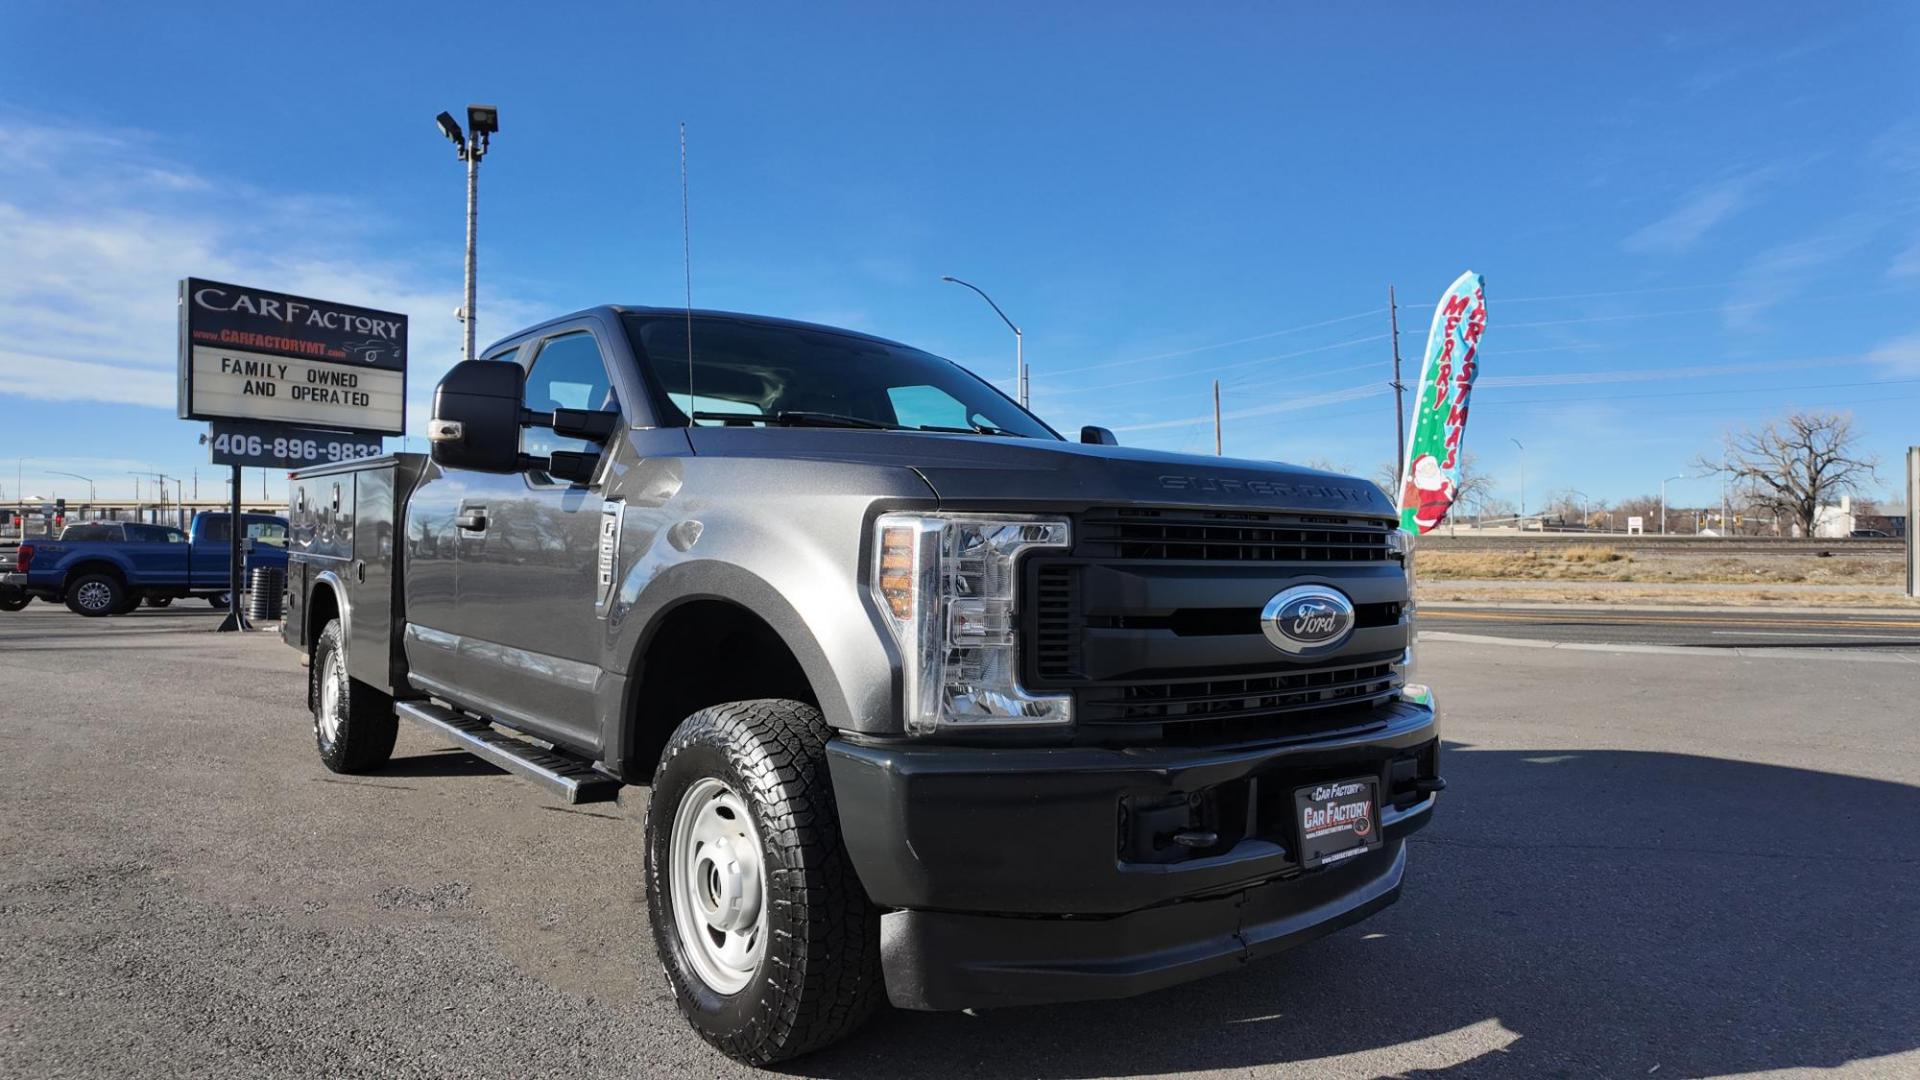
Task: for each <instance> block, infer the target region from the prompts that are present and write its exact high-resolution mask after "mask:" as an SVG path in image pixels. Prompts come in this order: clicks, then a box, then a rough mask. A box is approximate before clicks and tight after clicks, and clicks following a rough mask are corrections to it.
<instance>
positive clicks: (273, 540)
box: [246, 518, 287, 547]
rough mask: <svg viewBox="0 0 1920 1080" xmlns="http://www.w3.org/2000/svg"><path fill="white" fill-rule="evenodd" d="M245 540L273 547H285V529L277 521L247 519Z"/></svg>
mask: <svg viewBox="0 0 1920 1080" xmlns="http://www.w3.org/2000/svg"><path fill="white" fill-rule="evenodd" d="M246 521H247V539H248V540H249V541H253V542H257V543H261V544H270V545H272V546H274V547H286V546H287V527H286V526H285V525H282V524H281V523H280V522H278V521H273V520H267V519H258V518H248V519H246Z"/></svg>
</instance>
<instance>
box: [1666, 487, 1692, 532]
mask: <svg viewBox="0 0 1920 1080" xmlns="http://www.w3.org/2000/svg"><path fill="white" fill-rule="evenodd" d="M1691 479H1693V477H1691V476H1688V475H1687V474H1686V473H1681V474H1680V475H1679V476H1669V477H1667V480H1691ZM1667 480H1662V481H1660V535H1661V536H1665V535H1667Z"/></svg>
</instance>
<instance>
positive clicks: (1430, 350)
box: [1400, 270, 1487, 535]
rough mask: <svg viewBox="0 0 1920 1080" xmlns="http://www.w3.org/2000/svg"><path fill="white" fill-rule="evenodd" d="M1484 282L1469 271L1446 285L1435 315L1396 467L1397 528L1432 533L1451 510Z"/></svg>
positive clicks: (1481, 327) (1482, 318)
mask: <svg viewBox="0 0 1920 1080" xmlns="http://www.w3.org/2000/svg"><path fill="white" fill-rule="evenodd" d="M1486 289H1487V279H1486V278H1484V277H1481V276H1480V275H1479V274H1476V273H1474V272H1473V271H1471V270H1469V271H1467V272H1466V273H1464V274H1461V275H1460V277H1459V278H1458V279H1457V280H1455V281H1454V283H1453V284H1452V285H1450V286H1448V288H1447V291H1446V293H1445V295H1443V296H1441V298H1440V306H1439V307H1437V308H1435V309H1434V312H1433V329H1432V330H1430V331H1428V333H1427V356H1426V360H1425V361H1424V362H1423V363H1422V364H1421V365H1420V382H1419V384H1418V391H1417V393H1416V394H1415V395H1414V399H1413V400H1414V408H1413V423H1412V424H1411V425H1410V428H1409V430H1408V432H1407V460H1405V461H1403V462H1401V463H1400V527H1401V528H1402V529H1404V530H1406V531H1407V532H1410V533H1414V534H1416V535H1418V534H1420V533H1427V532H1432V531H1433V530H1434V529H1435V528H1436V527H1438V526H1439V524H1440V523H1441V522H1442V521H1445V520H1446V518H1447V513H1448V512H1449V511H1450V510H1452V509H1453V500H1454V494H1455V492H1456V490H1457V489H1458V486H1459V483H1460V460H1461V455H1462V453H1463V452H1464V449H1463V448H1464V441H1465V436H1466V431H1467V398H1468V397H1469V396H1470V395H1471V394H1472V393H1473V380H1474V377H1475V376H1477V375H1478V374H1479V373H1480V336H1481V335H1482V334H1483V333H1485V332H1486V329H1487V296H1486Z"/></svg>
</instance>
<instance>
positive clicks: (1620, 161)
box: [0, 3, 1920, 506]
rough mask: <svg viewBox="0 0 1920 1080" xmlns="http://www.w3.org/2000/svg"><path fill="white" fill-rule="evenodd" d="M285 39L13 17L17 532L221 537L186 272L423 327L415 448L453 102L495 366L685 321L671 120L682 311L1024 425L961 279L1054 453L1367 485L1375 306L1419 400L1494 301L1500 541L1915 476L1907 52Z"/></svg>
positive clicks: (355, 34) (1891, 30)
mask: <svg viewBox="0 0 1920 1080" xmlns="http://www.w3.org/2000/svg"><path fill="white" fill-rule="evenodd" d="M270 7H271V5H267V6H263V5H234V6H228V7H221V6H219V5H191V6H189V8H176V7H168V6H166V5H159V6H155V5H90V4H44V3H33V4H19V3H4V4H0V23H4V25H5V26H6V28H7V29H6V32H5V34H4V35H3V36H0V328H3V332H0V490H4V492H5V497H6V498H7V499H9V500H11V499H12V498H13V497H15V495H16V494H17V491H16V487H17V486H18V485H17V482H16V470H18V471H19V472H20V473H22V474H24V484H25V487H26V488H27V489H28V491H29V493H32V494H45V495H54V494H59V495H65V496H68V497H74V496H77V495H79V494H82V493H83V489H84V485H82V484H80V483H79V482H77V481H73V480H69V479H64V478H61V477H57V476H53V475H50V474H49V472H48V470H64V471H70V472H77V473H82V474H87V475H91V476H94V477H95V479H96V480H97V481H98V482H99V487H100V490H101V492H102V494H103V495H104V494H108V493H114V494H124V493H130V491H131V487H132V483H133V477H131V476H129V475H127V473H128V471H129V470H144V469H157V470H160V471H163V472H167V473H171V474H175V475H189V474H190V473H191V471H192V470H193V469H195V468H196V467H198V469H199V471H200V473H201V481H202V485H203V486H202V491H203V493H206V494H213V493H217V492H218V490H219V487H218V485H217V483H216V482H215V481H214V480H213V478H214V477H215V476H216V475H217V472H216V470H214V469H213V468H212V467H211V466H209V465H207V464H206V458H205V451H204V448H202V447H200V446H199V445H197V437H198V435H199V432H200V430H201V426H200V425H196V424H189V423H186V422H183V421H179V420H176V419H174V417H173V390H172V380H173V368H174V365H175V349H176V343H175V330H174V307H173V293H174V283H175V282H176V280H177V279H179V278H180V277H183V276H186V275H189V274H193V275H200V276H207V277H214V278H222V279H226V280H236V281H241V282H244V283H249V284H256V285H260V286H262V287H266V288H273V289H280V290H284V291H289V292H297V293H305V294H309V295H318V296H323V297H328V298H332V299H337V300H342V301H347V302H353V303H360V304H364V305H368V306H373V307H378V308H384V309H389V310H399V311H405V312H408V313H409V314H410V315H412V317H413V350H412V351H413V355H414V357H415V359H414V364H415V369H414V373H413V384H414V396H413V401H412V406H411V408H410V413H409V421H410V424H411V425H412V426H413V427H414V429H415V430H416V431H418V430H419V428H420V427H421V426H422V425H423V424H424V421H425V418H426V410H425V403H426V400H427V398H428V395H429V394H430V392H431V387H432V383H433V381H434V379H435V378H436V377H437V375H438V373H439V372H440V371H442V370H444V368H445V366H446V365H447V364H448V363H450V362H451V361H452V360H453V359H455V358H456V353H457V350H458V345H459V327H458V324H457V323H456V322H455V321H454V320H453V318H452V317H451V312H452V309H453V308H454V306H455V305H456V304H457V303H458V299H459V289H460V243H461V228H462V204H461V198H462V173H461V166H460V165H459V163H458V162H457V161H455V159H454V155H453V152H452V149H451V148H450V147H449V146H448V145H447V144H446V143H445V142H444V141H442V140H441V139H440V138H439V136H438V135H437V134H435V132H434V130H433V126H432V117H433V115H434V114H435V113H436V112H438V111H439V110H441V109H443V108H444V109H452V110H454V111H455V112H456V113H458V112H460V110H461V107H462V106H463V105H464V104H465V103H467V102H469V101H485V102H491V103H495V104H497V105H499V107H500V109H501V122H502V128H503V130H502V132H501V134H500V135H499V136H498V137H497V139H496V141H495V143H494V149H493V153H492V155H491V156H489V157H488V159H487V161H486V164H485V166H484V169H483V174H482V191H481V204H482V227H481V243H482V253H481V257H480V270H481V278H480V301H479V308H480V336H481V338H482V340H483V341H485V340H491V339H492V338H494V337H497V336H500V335H503V334H505V333H507V332H509V331H510V330H512V329H514V328H516V327H517V326H519V325H522V324H524V323H525V322H528V321H531V320H533V319H535V318H538V317H542V316H545V315H549V314H555V313H559V312H563V311H566V310H571V309H574V308H578V307H582V306H586V305H588V304H593V303H601V302H610V301H611V302H635V303H661V304H676V303H679V302H680V301H681V299H682V290H683V287H684V286H683V280H682V266H681V261H680V250H681V249H680V243H681V237H680V218H679V213H680V203H679V195H680V190H679V177H678V172H677V169H678V156H677V155H678V147H677V127H676V125H677V124H678V122H680V121H682V120H684V121H686V122H687V124H688V127H689V132H690V136H689V137H690V143H691V161H692V164H691V176H692V184H691V187H692V233H693V277H694V282H693V289H694V300H695V303H696V304H698V305H700V306H703V307H718V308H728V309H734V310H743V311H754V312H763V313H769V314H778V315H786V316H792V317H798V318H807V319H815V320H818V321H823V322H828V323H836V324H840V325H846V326H851V327H856V328H859V329H864V330H869V331H873V332H876V333H880V334H884V335H886V336H889V337H894V338H898V339H901V340H905V341H908V342H911V343H913V344H916V345H920V346H922V347H925V348H928V349H931V350H932V351H935V352H938V353H941V354H943V355H946V356H949V357H952V358H953V359H955V360H958V361H960V362H962V363H964V364H967V365H968V366H970V367H972V368H974V369H975V370H977V371H979V372H981V373H982V374H984V375H986V376H988V377H990V378H994V379H996V380H1000V381H1002V382H1003V383H1004V382H1008V381H1010V376H1011V370H1012V343H1011V340H1010V335H1008V334H1007V333H1006V332H1005V329H1004V328H1003V327H1002V326H1001V325H1000V324H999V322H998V321H997V320H996V319H994V317H993V315H992V312H991V311H989V310H987V308H986V307H985V305H983V304H981V303H980V302H979V300H978V299H977V298H976V297H974V296H972V295H971V294H969V293H967V292H965V291H964V290H961V289H958V288H955V287H953V286H950V285H942V284H940V282H939V278H940V276H941V275H942V274H954V275H957V276H960V277H964V278H968V279H970V280H972V281H975V282H976V283H978V284H980V285H981V286H983V287H985V288H986V289H988V290H989V291H990V292H991V293H992V294H993V295H994V296H995V298H996V299H997V300H999V302H1000V304H1001V305H1002V306H1003V307H1005V308H1006V309H1007V310H1008V312H1009V313H1010V314H1011V315H1012V316H1013V317H1014V318H1015V319H1016V320H1018V321H1020V322H1021V323H1022V324H1023V325H1024V327H1025V328H1026V331H1027V357H1028V360H1029V363H1030V366H1031V369H1032V385H1033V400H1034V407H1035V409H1036V411H1038V412H1039V413H1041V415H1043V416H1044V417H1046V418H1047V419H1049V420H1050V421H1052V422H1054V423H1055V425H1056V426H1059V427H1062V428H1063V429H1066V428H1075V427H1077V426H1078V425H1079V424H1081V423H1104V424H1107V425H1109V426H1112V427H1114V428H1116V429H1119V430H1120V432H1121V439H1122V441H1123V442H1126V443H1128V444H1132V445H1146V446H1155V447H1162V448H1166V449H1173V450H1183V449H1184V450H1192V451H1202V450H1210V449H1211V446H1212V429H1211V423H1210V420H1208V419H1207V417H1208V414H1209V412H1210V409H1211V399H1210V387H1211V380H1212V379H1214V378H1219V379H1220V380H1221V381H1222V383H1223V386H1224V388H1225V389H1224V397H1225V402H1226V404H1225V412H1226V414H1227V420H1226V450H1227V452H1228V453H1229V454H1230V455H1237V456H1245V457H1259V458H1278V459H1284V460H1292V461H1316V462H1324V463H1331V464H1334V465H1337V466H1341V467H1345V468H1348V469H1351V470H1353V471H1356V472H1360V473H1363V474H1372V473H1373V472H1375V471H1376V469H1377V468H1378V467H1379V466H1380V465H1381V464H1382V463H1383V462H1385V461H1386V460H1387V459H1389V458H1390V457H1391V455H1392V444H1393V436H1394V425H1393V420H1392V413H1393V403H1392V398H1391V397H1390V396H1389V395H1388V394H1387V393H1386V391H1385V389H1384V386H1383V384H1384V382H1385V379H1386V377H1387V370H1388V364H1389V360H1388V356H1389V354H1388V351H1387V341H1386V333H1387V316H1386V311H1385V306H1386V305H1385V301H1386V293H1387V287H1388V285H1389V284H1392V285H1394V286H1396V287H1397V288H1398V290H1399V295H1400V298H1401V300H1402V303H1403V310H1402V312H1401V329H1402V333H1403V338H1402V351H1403V353H1404V354H1405V355H1406V356H1408V357H1409V358H1410V360H1409V364H1408V369H1409V378H1411V373H1412V372H1413V371H1414V370H1416V369H1417V363H1418V361H1417V358H1418V356H1419V354H1420V351H1421V348H1422V346H1423V344H1424V337H1425V334H1426V330H1427V321H1428V319H1429V317H1430V314H1431V310H1432V305H1433V303H1434V301H1435V300H1437V298H1438V296H1439V294H1440V292H1441V290H1442V289H1443V288H1444V287H1445V286H1446V285H1447V284H1448V282H1450V281H1451V280H1452V279H1453V278H1454V277H1455V276H1456V275H1457V274H1458V273H1460V271H1462V270H1464V269H1467V268H1472V269H1474V270H1477V271H1480V272H1481V273H1484V274H1485V275H1486V276H1487V279H1488V307H1489V326H1488V330H1487V335H1486V339H1485V344H1484V349H1483V353H1482V365H1483V366H1482V378H1481V383H1480V389H1479V390H1478V391H1477V392H1476V395H1475V409H1474V413H1473V419H1472V422H1471V424H1470V426H1469V429H1468V432H1467V439H1466V441H1467V445H1468V448H1469V450H1470V451H1471V452H1472V453H1473V454H1474V456H1475V457H1476V458H1477V460H1478V464H1479V467H1480V469H1481V471H1483V472H1486V473H1488V474H1490V475H1491V476H1492V477H1493V478H1494V479H1495V481H1496V482H1497V484H1498V486H1499V491H1500V494H1502V495H1504V496H1505V497H1506V498H1507V499H1509V500H1517V498H1518V496H1519V493H1520V471H1521V464H1522V456H1521V453H1520V451H1519V450H1517V449H1516V447H1515V446H1514V445H1513V443H1512V442H1511V441H1510V440H1515V439H1517V440H1518V441H1519V442H1520V443H1522V444H1524V445H1525V446H1526V454H1525V470H1526V483H1527V489H1528V501H1529V503H1530V504H1532V505H1536V506H1537V505H1539V503H1540V502H1541V501H1542V499H1543V497H1544V496H1545V495H1546V493H1547V492H1549V491H1552V490H1556V489H1562V488H1577V489H1579V490H1581V491H1583V492H1585V493H1587V494H1588V495H1590V496H1592V497H1593V498H1595V499H1596V500H1598V499H1617V498H1621V497H1627V496H1632V495H1637V494H1643V493H1646V492H1651V491H1654V490H1656V489H1657V488H1658V486H1659V481H1660V479H1661V478H1662V477H1665V476H1670V475H1673V474H1676V473H1681V472H1685V471H1687V468H1686V466H1687V463H1688V462H1689V461H1691V460H1692V459H1693V458H1694V456H1695V455H1697V454H1700V453H1703V452H1705V453H1711V452H1713V451H1714V449H1715V447H1716V446H1717V445H1718V442H1719V439H1720V437H1721V433H1722V432H1723V431H1724V430H1725V429H1726V428H1727V427H1728V426H1729V425H1738V424H1746V423H1751V422H1755V421H1760V420H1764V419H1766V418H1768V417H1770V416H1773V415H1776V414H1778V413H1779V412H1781V411H1782V410H1785V409H1788V408H1791V407H1798V406H1812V407H1824V408H1832V409H1837V410H1850V411H1851V412H1852V413H1853V414H1854V416H1855V418H1856V422H1857V424H1858V426H1859V428H1860V429H1861V430H1862V431H1863V432H1864V434H1865V435H1866V437H1867V440H1868V443H1869V445H1870V447H1871V448H1872V449H1873V450H1875V451H1877V452H1878V453H1879V454H1880V455H1881V456H1882V458H1883V459H1884V465H1883V469H1882V476H1883V478H1884V480H1885V481H1886V483H1885V485H1884V486H1885V487H1886V488H1887V489H1888V490H1896V489H1897V487H1898V476H1899V470H1900V452H1901V448H1902V447H1904V446H1906V445H1908V444H1911V443H1920V420H1917V419H1916V418H1915V417H1916V416H1917V415H1920V307H1916V304H1915V300H1916V298H1920V79H1916V78H1915V77H1914V72H1915V71H1916V70H1920V9H1916V8H1914V7H1912V6H1910V5H1897V4H1884V5H1854V4H1833V5H1805V4H1724V5H1710V4H1697V5H1694V4H1690V5H1670V4H1663V5H1647V6H1644V7H1639V8H1634V7H1632V6H1618V5H1608V6H1605V7H1600V6H1595V7H1594V8H1592V9H1591V10H1587V9H1576V8H1574V7H1572V6H1564V7H1561V6H1556V8H1555V9H1554V10H1552V11H1551V12H1547V13H1543V12H1542V10H1541V9H1540V7H1539V6H1538V5H1500V4H1480V5H1470V6H1467V7H1461V6H1458V5H1453V6H1444V7H1443V6H1440V5H1426V6H1419V7H1416V6H1414V5H1401V6H1393V7H1386V6H1380V5H1369V6H1366V7H1365V8H1359V7H1355V8H1350V9H1348V10H1346V11H1329V10H1326V7H1327V6H1325V5H1304V4H1302V5H1285V4H1273V3H1265V4H1245V5H1242V4H1217V5H1206V6H1204V7H1203V8H1185V9H1181V8H1179V7H1176V6H1169V5H1164V4H1142V5H1129V4H1101V5H1091V4H1088V5H1049V6H1041V5H1001V4H979V5H965V6H962V7H949V8H944V9H941V10H940V11H939V12H938V13H916V12H910V11H907V10H906V7H907V6H905V5H871V6H865V5H827V6H822V7H818V8H814V7H812V6H802V5H766V6H760V5H752V4H736V5H728V6H726V7H725V8H724V9H721V8H702V6H700V5H674V6H671V7H658V8H650V7H641V6H635V7H632V8H630V9H627V8H624V6H623V7H622V10H621V12H620V13H618V14H610V13H608V11H606V10H601V9H599V8H596V7H577V8H576V7H572V6H569V5H566V4H561V3H545V4H539V5H522V4H514V5H498V6H493V5H486V4H474V5H465V6H462V7H460V8H454V7H446V8H443V9H440V10H437V11H436V10H430V9H429V8H428V6H426V5H399V4H386V5H379V6H359V5H353V4H344V3H341V4H329V5H313V6H310V7H308V8H307V9H306V13H305V14H301V15H298V16H283V15H276V14H272V13H271V12H270V10H269V8H270ZM613 7H614V5H607V8H609V9H611V8H613ZM1036 9H1038V10H1036ZM707 12H711V13H710V14H708V13H707ZM416 445H417V442H416ZM21 458H26V459H27V460H26V461H24V462H23V463H22V462H19V460H18V459H21ZM270 480H271V483H272V485H273V489H274V490H275V491H276V492H277V491H279V490H281V488H282V487H283V486H284V481H283V479H282V478H281V477H279V476H274V477H272V478H270ZM258 483H259V478H258V477H250V479H249V485H250V490H251V489H252V488H251V485H255V484H258ZM1672 490H1673V494H1674V498H1675V501H1676V502H1681V501H1685V500H1689V499H1691V500H1693V501H1695V502H1702V503H1704V502H1707V501H1709V500H1710V499H1717V492H1718V484H1717V481H1712V480H1700V481H1692V482H1676V483H1675V484H1674V485H1672Z"/></svg>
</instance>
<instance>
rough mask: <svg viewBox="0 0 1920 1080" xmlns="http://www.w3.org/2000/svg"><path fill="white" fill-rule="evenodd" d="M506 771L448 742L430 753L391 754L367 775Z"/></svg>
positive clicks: (391, 775)
mask: <svg viewBox="0 0 1920 1080" xmlns="http://www.w3.org/2000/svg"><path fill="white" fill-rule="evenodd" d="M506 771H507V770H505V769H502V768H500V767H499V766H498V765H495V764H493V763H492V762H489V761H482V760H480V759H479V758H477V757H474V756H473V755H472V754H469V753H467V752H466V751H465V750H461V749H459V748H457V747H451V746H450V747H447V748H446V749H445V750H440V751H436V752H434V753H431V754H413V755H411V756H408V757H397V758H393V759H391V760H389V761H388V762H387V763H386V764H385V765H382V766H380V767H379V768H378V769H375V770H373V771H372V772H369V773H368V774H367V776H368V777H369V778H371V779H378V778H380V777H383V776H387V777H400V776H492V775H494V774H496V773H504V772H506Z"/></svg>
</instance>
